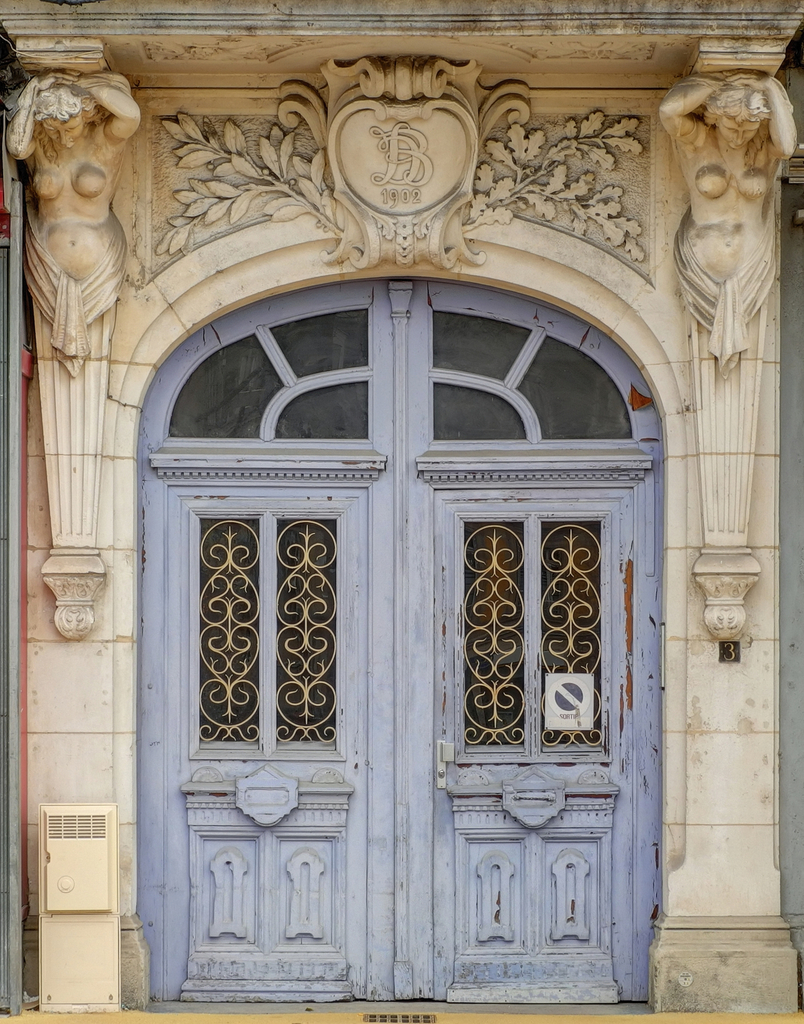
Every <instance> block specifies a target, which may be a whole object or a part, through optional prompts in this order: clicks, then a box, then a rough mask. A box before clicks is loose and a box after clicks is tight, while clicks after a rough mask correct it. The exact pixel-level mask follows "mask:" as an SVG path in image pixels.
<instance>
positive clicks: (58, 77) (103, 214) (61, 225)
mask: <svg viewBox="0 0 804 1024" xmlns="http://www.w3.org/2000/svg"><path fill="white" fill-rule="evenodd" d="M139 120H140V113H139V108H138V107H137V105H136V103H135V102H134V100H133V99H132V97H131V90H130V88H129V85H128V83H127V82H126V80H125V79H124V78H123V77H122V76H121V75H115V74H111V73H104V74H97V75H83V76H77V75H73V74H70V73H69V72H60V73H59V74H55V75H42V76H39V77H38V78H34V79H32V80H31V82H29V83H28V85H27V86H26V88H25V90H24V92H23V94H22V96H21V99H20V108H19V110H18V112H17V114H16V115H15V117H14V119H13V121H12V122H11V125H10V126H9V131H8V149H9V152H10V153H11V154H12V155H13V156H16V157H17V158H18V159H22V160H25V161H26V162H27V164H28V169H29V173H30V195H29V199H30V201H29V207H28V218H29V232H28V239H27V244H26V271H27V275H26V276H27V280H28V284H29V288H30V290H31V292H32V295H33V297H34V301H35V302H36V304H37V306H38V307H39V309H40V311H41V313H42V314H43V315H44V317H45V319H46V320H47V321H48V322H49V324H50V325H51V329H52V336H51V339H50V342H51V344H52V345H53V346H54V348H55V349H56V350H57V354H58V356H59V358H60V359H61V360H62V362H64V363H65V365H66V366H67V368H68V369H69V370H70V372H71V373H73V374H75V373H77V372H78V370H79V369H80V366H81V364H82V363H83V361H84V359H85V358H86V357H87V356H89V355H90V352H91V351H92V341H91V339H90V337H89V332H88V327H89V324H91V323H92V322H93V321H95V320H96V319H97V318H98V317H100V316H101V315H102V314H103V313H104V312H105V311H106V310H108V309H109V308H111V306H112V305H113V304H114V302H115V301H116V299H117V292H118V291H119V287H120V283H121V281H122V276H123V269H124V261H125V253H126V240H125V236H124V234H123V229H122V227H121V226H120V222H119V221H118V219H117V218H116V217H115V215H114V213H113V212H112V210H111V200H112V197H113V195H114V192H115V189H116V188H117V183H118V180H119V177H120V173H121V169H122V165H123V152H124V146H125V142H126V140H127V139H128V138H129V136H131V135H132V134H133V133H134V131H136V129H137V126H138V124H139ZM107 340H108V339H107Z"/></svg>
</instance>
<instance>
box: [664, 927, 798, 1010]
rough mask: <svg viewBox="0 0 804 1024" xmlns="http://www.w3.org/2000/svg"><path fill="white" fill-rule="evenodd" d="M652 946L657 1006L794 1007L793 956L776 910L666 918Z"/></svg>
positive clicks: (795, 974)
mask: <svg viewBox="0 0 804 1024" xmlns="http://www.w3.org/2000/svg"><path fill="white" fill-rule="evenodd" d="M655 927H656V937H655V938H654V940H653V943H652V945H651V947H650V996H649V998H650V1003H651V1006H652V1007H653V1009H654V1011H656V1012H657V1013H677V1012H685V1011H691V1012H695V1013H715V1012H718V1013H719V1012H726V1013H795V1012H796V1010H797V1009H798V957H797V954H796V951H795V949H793V944H792V942H791V941H790V928H789V926H788V924H787V923H786V922H785V921H784V920H783V919H782V918H781V917H666V916H665V915H664V914H662V915H661V916H660V917H659V919H658V921H657V922H656V926H655Z"/></svg>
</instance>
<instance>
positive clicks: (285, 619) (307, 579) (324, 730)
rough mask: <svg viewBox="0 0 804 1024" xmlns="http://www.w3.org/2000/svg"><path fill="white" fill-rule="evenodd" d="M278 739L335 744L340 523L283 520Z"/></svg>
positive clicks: (280, 532)
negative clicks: (338, 524) (337, 531)
mask: <svg viewBox="0 0 804 1024" xmlns="http://www.w3.org/2000/svg"><path fill="white" fill-rule="evenodd" d="M277 528H278V536H277V542H276V557H277V570H278V572H277V576H278V580H277V594H276V618H277V634H276V667H277V680H276V738H277V741H278V742H279V743H291V742H314V741H317V742H321V743H327V744H332V743H334V742H335V736H336V724H335V713H336V705H337V694H336V689H335V669H336V664H335V657H336V652H337V634H336V608H337V602H336V596H335V595H336V559H337V554H338V545H337V539H336V524H335V520H321V521H314V520H311V519H298V520H287V519H282V520H279V522H278V524H277Z"/></svg>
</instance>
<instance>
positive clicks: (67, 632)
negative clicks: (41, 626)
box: [42, 548, 106, 640]
mask: <svg viewBox="0 0 804 1024" xmlns="http://www.w3.org/2000/svg"><path fill="white" fill-rule="evenodd" d="M42 579H43V580H44V581H45V583H47V585H48V586H49V587H50V589H51V590H52V591H53V593H54V594H55V596H56V612H55V614H54V621H55V623H56V629H58V631H59V632H60V633H61V635H62V636H63V637H66V639H67V640H83V639H84V638H85V637H87V636H88V635H89V633H90V632H91V630H92V627H93V626H94V625H95V599H96V598H97V596H98V594H99V593H100V590H101V587H102V586H103V584H104V582H105V580H106V567H105V566H104V564H103V561H102V559H101V557H100V553H99V552H98V551H97V549H95V550H93V549H88V548H83V549H76V550H71V549H69V548H57V549H53V550H52V551H51V552H50V558H48V560H47V561H46V562H45V564H44V565H43V566H42Z"/></svg>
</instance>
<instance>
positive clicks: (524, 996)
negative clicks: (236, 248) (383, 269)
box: [138, 281, 661, 1003]
mask: <svg viewBox="0 0 804 1024" xmlns="http://www.w3.org/2000/svg"><path fill="white" fill-rule="evenodd" d="M659 439H660V433H659V422H658V417H657V414H656V411H655V407H654V406H653V404H652V402H651V397H650V392H649V390H648V387H647V385H646V383H645V381H644V379H643V378H642V376H641V375H640V373H639V372H638V370H637V369H636V367H635V366H634V364H633V363H632V362H631V361H630V360H629V359H628V357H627V356H626V355H625V353H624V352H623V351H622V350H621V349H620V348H619V347H618V346H617V345H616V344H615V343H614V342H613V341H612V340H611V339H610V338H608V337H606V336H605V335H604V334H603V333H602V332H600V331H598V330H597V329H595V328H593V327H590V326H589V325H588V324H585V323H582V322H581V321H579V320H578V319H576V318H574V317H572V316H570V315H568V314H566V313H563V312H560V311H558V310H556V309H554V308H553V307H551V306H549V305H548V304H545V303H541V302H536V301H533V300H528V299H525V298H522V297H518V296H513V295H506V294H502V293H499V292H495V291H491V290H485V289H479V288H468V287H465V286H459V285H455V284H444V283H432V282H431V283H427V282H424V281H416V282H410V281H390V282H374V283H352V284H349V285H342V286H330V287H325V288H319V289H314V290H308V291H304V292H299V293H296V294H293V295H287V296H282V297H279V298H272V299H269V300H265V301H263V302H261V303H258V304H256V305H253V306H250V307H248V308H246V309H242V310H238V311H236V312H234V313H231V314H228V315H227V316H225V317H222V318H221V319H220V320H218V321H216V322H215V323H214V324H212V325H209V326H208V327H205V328H202V329H200V330H199V331H198V332H197V333H196V334H195V335H193V337H191V338H190V339H189V340H188V341H187V342H186V343H185V344H184V345H183V346H182V347H181V348H180V349H179V350H178V351H177V352H175V353H174V354H173V355H172V356H171V358H170V359H169V360H168V361H167V362H166V363H165V365H164V366H163V367H162V368H161V370H160V371H159V373H158V374H157V377H156V379H155V381H154V384H153V386H152V388H151V390H150V392H149V395H148V400H147V403H146V408H145V411H144V415H143V434H142V445H141V453H140V458H141V472H142V506H141V523H142V552H141V556H142V557H141V562H142V566H143V569H142V588H141V620H142V636H141V643H140V678H141V685H140V691H139V709H140V715H139V737H138V743H139V815H138V819H139V820H138V835H139V848H138V878H139V905H138V910H139V913H140V916H141V917H142V919H143V922H144V926H145V934H146V937H147V939H148V942H149V943H150V947H151V957H152V960H151V962H152V993H153V997H154V998H156V999H162V1000H168V999H178V998H182V999H185V1000H196V1001H211V1000H220V1001H231V1000H249V1001H260V1000H265V1001H290V1000H300V1001H305V1002H307V1001H313V1000H342V999H351V998H355V999H377V1000H380V999H383V1000H384V999H394V998H396V999H411V998H416V999H437V1000H438V999H440V1000H443V999H449V1000H453V1001H459V1002H553V1001H555V1002H570V1003H575V1002H587V1003H598V1002H612V1001H616V1000H618V999H623V1000H640V999H644V998H646V996H647V948H648V944H649V941H650V937H651V924H652V920H653V919H655V916H656V914H657V912H658V903H659V863H660V857H659V847H658V843H659V811H658V808H659V793H660V788H659V764H658V761H659V753H658V752H659V750H660V748H661V743H660V734H659V729H660V725H659V675H658V663H659V649H658V647H659V619H660V611H659V591H660V564H659V551H660V546H659V536H658V526H657V522H658V520H659V519H660V516H659V515H658V514H657V509H659V508H660V504H659V493H660V492H659V477H660V470H661V445H660V441H659Z"/></svg>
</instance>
